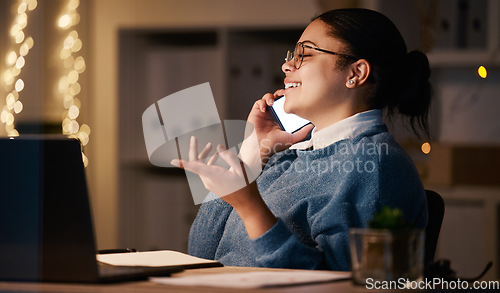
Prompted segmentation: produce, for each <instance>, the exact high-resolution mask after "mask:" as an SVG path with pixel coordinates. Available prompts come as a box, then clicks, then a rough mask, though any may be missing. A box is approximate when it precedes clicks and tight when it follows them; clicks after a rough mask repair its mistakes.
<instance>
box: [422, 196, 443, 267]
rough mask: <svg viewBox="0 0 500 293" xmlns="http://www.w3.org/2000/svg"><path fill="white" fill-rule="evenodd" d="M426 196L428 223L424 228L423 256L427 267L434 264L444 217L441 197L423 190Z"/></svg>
mask: <svg viewBox="0 0 500 293" xmlns="http://www.w3.org/2000/svg"><path fill="white" fill-rule="evenodd" d="M425 195H426V196H427V208H428V215H429V218H428V221H427V227H426V228H425V254H424V265H425V267H427V266H429V265H430V264H432V263H433V262H434V255H435V254H436V247H437V242H438V238H439V232H440V231H441V224H442V223H443V217H444V201H443V198H442V197H441V195H439V194H438V193H437V192H435V191H432V190H425Z"/></svg>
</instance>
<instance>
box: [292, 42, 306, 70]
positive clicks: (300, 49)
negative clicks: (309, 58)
mask: <svg viewBox="0 0 500 293" xmlns="http://www.w3.org/2000/svg"><path fill="white" fill-rule="evenodd" d="M294 57H295V58H294V61H295V68H296V69H299V68H300V66H301V65H302V59H303V58H304V46H302V43H298V44H297V46H295V52H294Z"/></svg>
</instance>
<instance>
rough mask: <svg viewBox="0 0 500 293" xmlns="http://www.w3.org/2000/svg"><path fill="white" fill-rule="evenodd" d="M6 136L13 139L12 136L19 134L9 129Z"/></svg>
mask: <svg viewBox="0 0 500 293" xmlns="http://www.w3.org/2000/svg"><path fill="white" fill-rule="evenodd" d="M7 136H10V137H14V136H19V132H18V131H17V130H15V129H11V130H10V131H9V133H8V134H7Z"/></svg>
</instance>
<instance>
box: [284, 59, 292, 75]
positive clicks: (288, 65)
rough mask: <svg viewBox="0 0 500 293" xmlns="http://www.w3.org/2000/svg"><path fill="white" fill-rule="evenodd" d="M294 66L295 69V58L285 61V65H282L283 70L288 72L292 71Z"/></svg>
mask: <svg viewBox="0 0 500 293" xmlns="http://www.w3.org/2000/svg"><path fill="white" fill-rule="evenodd" d="M292 68H293V69H295V66H294V65H293V59H291V60H289V61H285V63H283V65H281V70H282V71H283V72H284V73H285V74H286V73H288V72H290V71H292Z"/></svg>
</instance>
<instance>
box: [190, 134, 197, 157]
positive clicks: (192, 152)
mask: <svg viewBox="0 0 500 293" xmlns="http://www.w3.org/2000/svg"><path fill="white" fill-rule="evenodd" d="M188 158H189V161H191V162H192V161H196V160H198V140H197V139H196V137H194V136H191V139H190V140H189V155H188Z"/></svg>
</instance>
